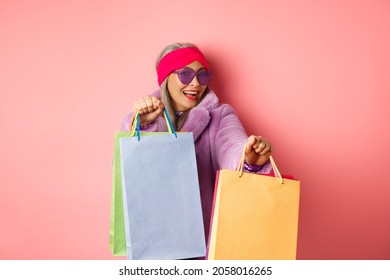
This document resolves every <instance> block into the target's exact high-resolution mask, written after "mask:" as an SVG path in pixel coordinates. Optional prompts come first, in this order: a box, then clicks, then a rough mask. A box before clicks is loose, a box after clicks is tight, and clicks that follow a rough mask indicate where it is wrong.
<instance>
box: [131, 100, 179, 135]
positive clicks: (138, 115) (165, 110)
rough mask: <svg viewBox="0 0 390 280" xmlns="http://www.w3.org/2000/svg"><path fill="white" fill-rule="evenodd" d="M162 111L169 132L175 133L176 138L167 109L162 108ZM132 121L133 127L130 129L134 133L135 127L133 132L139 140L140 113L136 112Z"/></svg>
mask: <svg viewBox="0 0 390 280" xmlns="http://www.w3.org/2000/svg"><path fill="white" fill-rule="evenodd" d="M163 113H164V118H165V121H166V123H167V127H168V132H169V133H170V134H173V135H175V138H177V134H176V131H175V129H174V127H173V124H172V121H171V119H170V118H169V115H168V112H167V109H165V108H164V111H163ZM134 122H135V126H134V125H133V128H132V130H131V131H132V132H133V133H134V127H135V134H136V135H137V139H138V141H139V140H140V139H141V119H140V114H139V113H138V112H137V113H136V116H135V120H134ZM133 133H132V135H133Z"/></svg>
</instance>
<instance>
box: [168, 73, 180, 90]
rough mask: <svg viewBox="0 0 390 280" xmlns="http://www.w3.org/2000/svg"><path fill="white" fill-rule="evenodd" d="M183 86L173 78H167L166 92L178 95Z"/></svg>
mask: <svg viewBox="0 0 390 280" xmlns="http://www.w3.org/2000/svg"><path fill="white" fill-rule="evenodd" d="M182 88H183V85H182V84H181V83H180V82H179V81H178V80H177V79H176V77H174V76H169V77H168V91H169V93H170V94H178V93H180V91H181V89H182Z"/></svg>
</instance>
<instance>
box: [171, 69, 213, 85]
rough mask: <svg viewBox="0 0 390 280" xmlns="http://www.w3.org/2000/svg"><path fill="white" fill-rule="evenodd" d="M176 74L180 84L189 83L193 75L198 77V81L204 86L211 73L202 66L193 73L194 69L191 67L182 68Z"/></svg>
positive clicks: (208, 80)
mask: <svg viewBox="0 0 390 280" xmlns="http://www.w3.org/2000/svg"><path fill="white" fill-rule="evenodd" d="M176 73H177V75H178V77H179V80H180V82H181V83H182V84H189V83H191V81H192V80H193V79H194V77H195V75H196V78H197V79H198V82H199V83H200V84H201V85H203V86H205V85H207V84H208V83H209V82H210V79H211V75H210V72H208V71H207V70H206V69H204V68H202V69H200V70H199V71H198V72H197V73H195V71H194V70H192V69H191V68H182V69H180V70H178V71H177V72H176Z"/></svg>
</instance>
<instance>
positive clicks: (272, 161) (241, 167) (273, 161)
mask: <svg viewBox="0 0 390 280" xmlns="http://www.w3.org/2000/svg"><path fill="white" fill-rule="evenodd" d="M245 150H246V145H245V146H244V149H243V151H242V155H241V159H240V162H239V164H238V166H237V170H236V171H238V172H239V173H238V177H241V176H242V173H243V170H244V160H245ZM269 160H270V162H271V166H272V169H273V171H274V173H275V178H278V179H279V180H280V183H281V184H283V183H284V180H283V178H282V175H281V174H280V172H279V169H278V167H277V166H276V163H275V160H274V158H273V157H272V156H270V157H269Z"/></svg>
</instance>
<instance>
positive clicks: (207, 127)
mask: <svg viewBox="0 0 390 280" xmlns="http://www.w3.org/2000/svg"><path fill="white" fill-rule="evenodd" d="M151 96H157V97H160V91H159V90H158V91H156V92H154V93H153V94H151ZM132 115H133V112H130V113H129V114H128V115H127V116H126V118H125V119H124V121H123V123H122V131H127V130H129V127H130V121H131V118H132ZM146 131H167V126H166V123H165V120H164V118H163V116H159V117H158V118H157V119H156V120H155V121H154V122H153V123H152V124H151V125H150V126H148V127H147V129H146ZM182 131H187V132H192V133H193V135H194V141H195V151H196V160H197V165H198V176H199V186H200V195H201V201H202V210H203V221H204V229H205V238H206V240H207V238H208V234H209V226H210V219H211V210H212V204H213V194H214V184H215V177H216V172H217V170H219V169H235V168H236V167H237V165H238V163H239V160H240V157H241V154H242V151H243V148H244V146H245V143H246V142H247V139H248V136H247V134H246V132H245V130H244V128H243V126H242V124H241V122H240V120H239V119H238V117H237V115H236V114H235V112H234V109H233V108H232V107H231V106H230V105H227V104H221V103H219V100H218V97H217V96H216V95H215V93H214V92H213V91H209V92H208V93H207V95H206V96H205V97H204V98H203V100H202V101H201V102H200V103H199V104H198V105H197V106H196V107H194V108H193V109H191V111H190V113H189V115H188V117H187V119H186V121H185V123H184V125H183V127H182ZM270 171H271V166H270V164H269V163H267V164H265V165H264V166H263V168H262V170H260V171H259V173H270Z"/></svg>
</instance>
